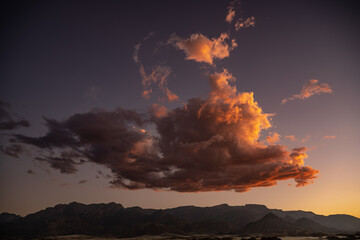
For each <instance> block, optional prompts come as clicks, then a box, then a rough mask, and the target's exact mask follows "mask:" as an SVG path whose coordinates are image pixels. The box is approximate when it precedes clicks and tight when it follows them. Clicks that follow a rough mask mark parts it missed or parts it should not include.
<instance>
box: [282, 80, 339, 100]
mask: <svg viewBox="0 0 360 240" xmlns="http://www.w3.org/2000/svg"><path fill="white" fill-rule="evenodd" d="M332 92H333V90H332V89H331V87H330V86H329V84H327V83H319V81H318V80H316V79H311V80H309V81H308V82H307V83H305V85H304V86H303V87H302V89H301V92H300V93H299V94H295V95H293V96H292V97H289V98H285V99H283V100H282V101H281V104H283V103H286V102H287V101H292V100H295V99H305V98H309V97H311V96H312V95H315V94H318V95H319V94H321V93H332Z"/></svg>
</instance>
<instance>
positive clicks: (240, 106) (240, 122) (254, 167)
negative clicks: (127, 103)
mask: <svg viewBox="0 0 360 240" xmlns="http://www.w3.org/2000/svg"><path fill="white" fill-rule="evenodd" d="M209 81H210V89H211V90H210V93H209V97H208V98H207V99H201V98H193V99H190V100H189V101H188V103H187V104H186V107H178V108H175V109H172V110H167V109H165V108H163V107H161V106H158V105H153V106H152V108H151V114H149V115H147V116H146V115H144V114H140V113H138V112H136V111H133V110H126V109H123V108H118V109H116V110H115V111H99V110H97V111H91V112H88V113H84V114H75V115H73V116H71V117H70V118H68V119H67V120H65V121H62V122H58V121H55V120H49V119H46V122H47V125H48V132H47V134H46V135H44V136H42V137H28V136H23V135H14V137H15V139H14V140H13V141H14V142H18V143H25V144H29V145H32V146H36V147H38V148H40V149H41V150H42V154H41V157H38V158H37V159H38V160H41V161H44V162H46V163H48V164H49V166H50V167H52V168H55V169H58V170H60V171H61V172H63V173H74V172H76V170H77V169H76V167H77V165H79V164H82V163H84V162H87V161H89V162H94V163H97V164H101V165H104V166H106V167H108V168H109V169H111V171H112V173H113V175H114V178H113V179H112V181H111V183H112V184H113V185H114V186H117V187H121V188H126V189H141V188H150V189H164V190H172V191H179V192H201V191H221V190H235V191H238V192H244V191H248V190H249V189H251V188H253V187H265V186H273V185H276V183H277V181H279V180H286V179H294V180H295V181H296V183H297V186H304V185H306V184H309V183H311V182H312V180H313V179H314V178H316V174H317V173H318V171H317V170H314V169H312V168H311V167H309V166H304V158H306V157H307V155H306V153H304V151H305V149H304V148H301V149H300V148H299V149H294V150H291V151H290V150H287V149H286V147H285V146H281V145H264V144H263V143H261V142H260V141H259V137H260V134H261V131H262V130H263V129H267V128H269V127H271V124H270V121H269V118H270V117H271V114H266V113H263V111H262V109H261V108H260V106H259V105H258V103H257V102H256V101H255V100H254V96H253V93H239V92H238V91H237V89H236V87H235V86H232V85H231V84H230V83H231V82H232V81H234V78H233V77H232V76H231V74H229V73H228V72H227V71H226V70H224V71H223V72H220V73H214V74H211V75H210V76H209ZM151 125H155V127H156V129H157V133H156V135H151V134H150V133H149V132H147V131H146V130H144V128H146V127H147V126H151Z"/></svg>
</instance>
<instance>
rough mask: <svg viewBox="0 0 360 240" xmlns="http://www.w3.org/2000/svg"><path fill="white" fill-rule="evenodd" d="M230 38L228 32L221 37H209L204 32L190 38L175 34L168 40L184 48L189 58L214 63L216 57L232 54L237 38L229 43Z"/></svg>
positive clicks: (177, 46)
mask: <svg viewBox="0 0 360 240" xmlns="http://www.w3.org/2000/svg"><path fill="white" fill-rule="evenodd" d="M228 38H229V35H228V34H227V33H222V34H221V35H220V37H219V38H212V39H209V38H207V37H206V36H204V35H203V34H201V33H200V34H198V33H195V34H192V35H191V36H190V37H189V38H187V39H183V38H180V37H178V36H176V35H175V34H173V35H172V36H171V37H170V39H169V40H168V44H171V45H173V46H175V47H176V48H178V49H180V50H183V51H184V52H185V54H186V59H187V60H194V61H196V62H205V63H208V64H210V65H212V64H213V61H214V59H223V58H226V57H228V56H229V55H230V51H232V50H233V49H234V48H235V47H236V46H237V44H236V42H235V40H233V41H232V42H231V44H228V43H227V42H226V40H227V39H228Z"/></svg>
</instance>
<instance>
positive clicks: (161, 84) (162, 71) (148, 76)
mask: <svg viewBox="0 0 360 240" xmlns="http://www.w3.org/2000/svg"><path fill="white" fill-rule="evenodd" d="M153 35H154V33H153V32H150V33H149V34H148V35H147V36H146V37H145V38H144V39H143V40H142V41H141V42H139V43H138V44H136V45H135V47H134V53H133V60H134V62H135V63H136V64H137V65H138V66H139V73H140V75H141V78H142V82H141V83H142V85H143V87H144V90H143V92H142V96H143V98H145V99H149V98H150V97H151V95H152V94H153V93H154V88H153V86H154V85H155V86H157V88H159V89H160V90H161V91H162V93H163V94H164V95H165V98H166V99H167V100H168V101H169V102H172V101H176V100H178V99H179V97H178V96H177V95H176V94H175V93H173V92H172V91H170V89H169V88H168V87H167V79H168V77H169V76H170V74H171V71H172V69H171V68H170V67H168V66H166V65H163V64H158V65H154V66H152V69H151V72H150V73H147V72H146V70H145V67H144V64H143V63H142V62H141V60H140V58H139V52H140V48H141V47H142V44H143V42H144V41H146V40H147V39H149V38H150V37H151V36H153Z"/></svg>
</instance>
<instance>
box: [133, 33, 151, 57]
mask: <svg viewBox="0 0 360 240" xmlns="http://www.w3.org/2000/svg"><path fill="white" fill-rule="evenodd" d="M154 35H155V33H154V32H149V33H148V35H147V36H146V37H144V39H143V40H142V41H140V42H139V43H138V44H136V45H135V47H134V53H133V60H134V62H136V63H140V58H139V52H140V48H141V46H142V44H143V42H144V41H146V40H148V39H149V38H150V37H152V36H154Z"/></svg>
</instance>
